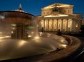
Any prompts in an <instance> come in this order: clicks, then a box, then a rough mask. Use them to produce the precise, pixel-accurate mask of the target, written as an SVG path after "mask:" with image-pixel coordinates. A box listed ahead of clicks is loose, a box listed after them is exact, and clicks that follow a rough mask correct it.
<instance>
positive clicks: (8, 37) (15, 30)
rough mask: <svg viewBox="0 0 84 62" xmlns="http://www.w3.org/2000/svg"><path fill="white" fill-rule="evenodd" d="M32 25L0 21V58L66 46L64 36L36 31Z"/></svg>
mask: <svg viewBox="0 0 84 62" xmlns="http://www.w3.org/2000/svg"><path fill="white" fill-rule="evenodd" d="M33 23H34V25H33V26H26V25H24V24H11V23H2V22H0V60H8V59H16V58H22V57H28V56H33V55H39V54H46V53H49V52H52V51H55V50H57V49H58V48H59V49H63V48H66V47H67V44H68V42H67V41H66V40H65V38H63V37H61V36H57V35H54V34H50V33H43V32H38V28H37V27H38V26H37V25H36V24H37V23H36V21H33Z"/></svg>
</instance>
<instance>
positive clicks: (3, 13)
mask: <svg viewBox="0 0 84 62" xmlns="http://www.w3.org/2000/svg"><path fill="white" fill-rule="evenodd" d="M0 15H1V16H5V17H22V18H23V17H25V18H31V16H34V15H32V14H30V13H25V12H19V11H0Z"/></svg>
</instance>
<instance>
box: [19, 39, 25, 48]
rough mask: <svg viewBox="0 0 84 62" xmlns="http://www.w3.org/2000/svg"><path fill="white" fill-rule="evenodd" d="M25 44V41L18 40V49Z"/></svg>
mask: <svg viewBox="0 0 84 62" xmlns="http://www.w3.org/2000/svg"><path fill="white" fill-rule="evenodd" d="M26 43H27V42H26V41H24V40H20V41H19V42H18V47H21V46H23V45H25V44H26Z"/></svg>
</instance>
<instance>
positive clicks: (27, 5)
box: [0, 0, 84, 15]
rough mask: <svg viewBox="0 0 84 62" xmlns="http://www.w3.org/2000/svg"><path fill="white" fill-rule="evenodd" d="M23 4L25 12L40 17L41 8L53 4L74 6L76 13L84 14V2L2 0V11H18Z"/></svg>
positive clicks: (76, 0)
mask: <svg viewBox="0 0 84 62" xmlns="http://www.w3.org/2000/svg"><path fill="white" fill-rule="evenodd" d="M20 3H21V4H22V7H23V10H24V11H25V12H28V13H31V14H33V15H40V14H41V8H43V7H45V6H48V5H50V4H53V3H65V4H72V5H74V13H79V14H84V0H0V11H6V10H7V11H10V10H16V9H17V8H18V6H19V4H20Z"/></svg>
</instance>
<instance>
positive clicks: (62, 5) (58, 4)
mask: <svg viewBox="0 0 84 62" xmlns="http://www.w3.org/2000/svg"><path fill="white" fill-rule="evenodd" d="M70 6H71V7H73V5H70V4H63V3H54V4H51V5H49V6H46V7H44V8H42V9H50V8H53V7H70Z"/></svg>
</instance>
